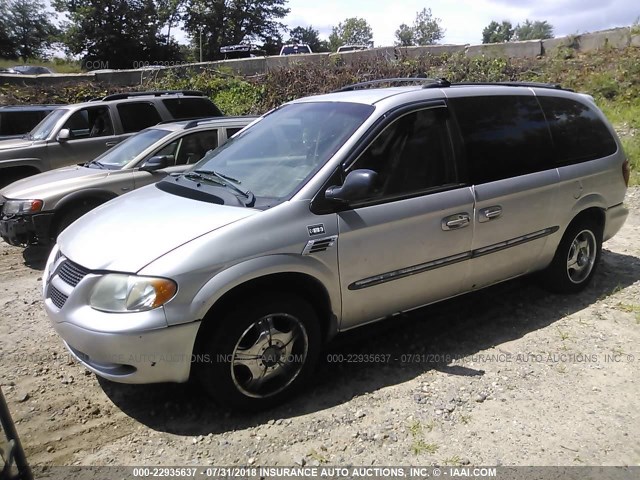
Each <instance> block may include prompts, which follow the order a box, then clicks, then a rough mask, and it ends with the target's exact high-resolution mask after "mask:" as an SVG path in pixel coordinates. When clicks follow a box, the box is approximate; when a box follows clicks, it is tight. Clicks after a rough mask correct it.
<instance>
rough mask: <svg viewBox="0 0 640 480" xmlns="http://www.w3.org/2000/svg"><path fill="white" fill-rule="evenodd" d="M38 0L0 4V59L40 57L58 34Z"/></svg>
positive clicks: (3, 1)
mask: <svg viewBox="0 0 640 480" xmlns="http://www.w3.org/2000/svg"><path fill="white" fill-rule="evenodd" d="M50 17H51V15H50V14H49V13H48V12H47V11H46V7H45V4H44V2H42V1H40V0H2V1H1V2H0V56H2V57H5V58H18V57H21V58H23V59H25V60H27V59H31V58H37V57H41V56H42V55H43V54H44V52H45V50H46V49H47V48H48V47H50V46H51V45H52V44H53V43H54V42H55V41H56V37H57V35H58V34H59V32H58V29H57V28H56V27H55V26H54V25H53V23H51V21H50Z"/></svg>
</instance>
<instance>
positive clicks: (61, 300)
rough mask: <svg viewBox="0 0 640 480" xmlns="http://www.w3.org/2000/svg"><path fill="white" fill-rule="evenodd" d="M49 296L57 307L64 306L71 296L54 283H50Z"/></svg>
mask: <svg viewBox="0 0 640 480" xmlns="http://www.w3.org/2000/svg"><path fill="white" fill-rule="evenodd" d="M49 298H50V299H51V301H52V302H53V304H54V305H55V306H56V307H58V308H62V307H63V306H64V304H65V302H66V301H67V298H69V297H67V296H66V295H65V294H64V293H62V292H61V291H60V290H58V289H57V288H56V287H54V286H53V285H49Z"/></svg>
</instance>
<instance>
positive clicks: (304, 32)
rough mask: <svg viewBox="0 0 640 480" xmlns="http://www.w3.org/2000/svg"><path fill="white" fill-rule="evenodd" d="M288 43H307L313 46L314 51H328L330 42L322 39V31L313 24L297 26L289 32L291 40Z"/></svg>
mask: <svg viewBox="0 0 640 480" xmlns="http://www.w3.org/2000/svg"><path fill="white" fill-rule="evenodd" d="M287 43H306V44H307V45H309V47H311V51H312V52H314V53H315V52H328V51H329V44H328V42H326V41H324V40H320V32H319V31H318V30H315V29H314V28H313V27H312V26H308V27H307V28H304V27H296V28H293V29H292V30H291V31H290V32H289V40H288V42H287Z"/></svg>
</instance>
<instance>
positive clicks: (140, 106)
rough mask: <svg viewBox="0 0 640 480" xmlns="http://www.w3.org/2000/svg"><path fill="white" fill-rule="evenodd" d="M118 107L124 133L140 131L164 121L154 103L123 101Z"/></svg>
mask: <svg viewBox="0 0 640 480" xmlns="http://www.w3.org/2000/svg"><path fill="white" fill-rule="evenodd" d="M117 108H118V114H119V115H120V122H121V123H122V130H123V131H124V133H132V132H139V131H140V130H143V129H145V128H147V127H151V126H153V125H157V124H158V123H160V122H161V121H162V118H160V114H159V113H158V110H156V107H155V106H154V105H153V104H152V103H148V102H131V103H121V104H119V105H118V107H117Z"/></svg>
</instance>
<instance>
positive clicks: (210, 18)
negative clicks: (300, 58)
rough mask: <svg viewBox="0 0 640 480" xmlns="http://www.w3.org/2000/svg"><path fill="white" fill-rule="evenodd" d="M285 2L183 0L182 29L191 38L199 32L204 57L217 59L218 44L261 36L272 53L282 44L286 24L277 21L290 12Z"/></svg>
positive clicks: (218, 54)
mask: <svg viewBox="0 0 640 480" xmlns="http://www.w3.org/2000/svg"><path fill="white" fill-rule="evenodd" d="M285 4H286V0H243V1H234V2H229V1H225V0H186V8H185V13H184V15H183V21H184V28H185V30H186V31H187V33H188V34H189V35H190V36H191V38H192V39H198V38H199V36H200V32H202V36H203V43H204V45H203V51H204V55H203V59H204V60H214V59H217V58H220V47H222V46H225V45H237V44H239V43H241V42H242V41H243V40H252V41H257V40H258V39H260V40H262V41H263V42H264V43H265V50H267V53H269V54H271V53H273V50H275V48H276V47H277V45H279V44H281V43H282V37H281V33H280V31H281V30H284V28H285V26H284V24H282V23H281V22H279V21H278V20H279V19H281V18H284V17H285V16H286V15H287V13H289V9H288V8H285Z"/></svg>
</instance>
